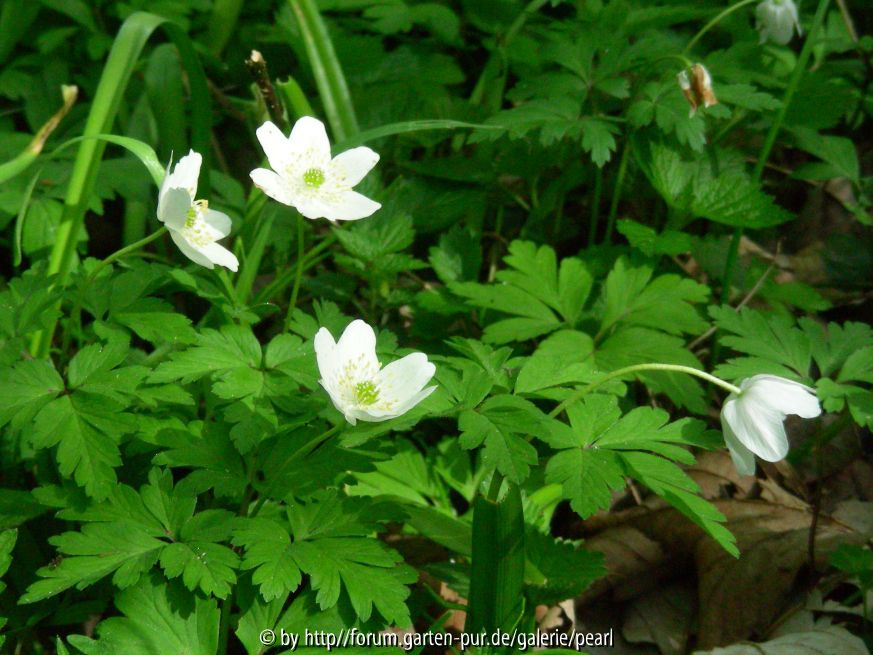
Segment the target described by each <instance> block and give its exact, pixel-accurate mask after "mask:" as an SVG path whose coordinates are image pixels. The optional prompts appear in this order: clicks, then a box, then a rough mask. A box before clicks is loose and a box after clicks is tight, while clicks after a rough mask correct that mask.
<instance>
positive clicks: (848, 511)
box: [831, 500, 873, 539]
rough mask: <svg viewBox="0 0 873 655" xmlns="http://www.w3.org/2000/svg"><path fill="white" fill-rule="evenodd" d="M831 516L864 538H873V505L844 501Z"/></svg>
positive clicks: (858, 501) (856, 501) (857, 501)
mask: <svg viewBox="0 0 873 655" xmlns="http://www.w3.org/2000/svg"><path fill="white" fill-rule="evenodd" d="M831 516H832V517H833V518H834V519H835V520H837V521H839V522H840V523H843V524H845V525H847V526H849V527H850V528H852V529H853V530H854V531H855V532H858V533H859V534H861V535H863V536H864V537H866V538H868V539H870V538H873V503H865V502H863V501H860V500H844V501H843V502H841V503H840V504H839V505H837V507H836V509H835V510H834V511H833V513H832V514H831Z"/></svg>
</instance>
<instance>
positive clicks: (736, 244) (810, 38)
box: [721, 0, 829, 304]
mask: <svg viewBox="0 0 873 655" xmlns="http://www.w3.org/2000/svg"><path fill="white" fill-rule="evenodd" d="M828 4H829V0H819V3H818V8H817V9H816V11H815V16H814V17H813V19H812V27H810V28H809V33H808V34H807V35H806V40H805V41H804V42H803V49H802V50H801V51H800V56H799V57H798V58H797V64H796V65H795V66H794V70H793V71H792V73H791V78H790V79H789V80H788V88H786V89H785V95H784V96H783V97H782V105H781V106H780V107H779V113H777V114H776V118H775V119H774V120H773V122H772V123H771V124H770V130H769V131H768V132H767V136H766V137H765V138H764V145H763V146H762V147H761V152H760V154H759V155H758V161H757V162H756V163H755V169H754V171H753V172H752V177H753V179H754V180H755V181H760V179H761V175H762V174H763V173H764V168H765V167H766V166H767V160H768V159H769V158H770V152H771V151H772V150H773V146H774V145H775V144H776V137H777V136H778V135H779V130H781V129H782V123H783V122H784V121H785V116H786V114H787V113H788V107H789V106H790V105H791V100H792V98H794V94H795V92H796V91H797V87H798V86H799V85H800V80H801V78H802V77H803V74H804V72H806V66H807V64H808V63H809V58H810V56H811V55H812V49H813V46H814V45H815V42H816V38H817V36H818V31H819V29H820V28H821V26H822V23H823V22H824V18H825V15H826V14H827V8H828ZM742 236H743V229H742V228H737V229H736V231H735V232H734V237H733V239H732V240H731V245H730V250H729V251H728V257H727V262H726V264H725V270H724V276H723V277H722V282H721V302H722V304H725V303H726V302H727V301H728V298H729V297H730V290H731V285H732V284H733V281H734V268H735V267H736V262H737V253H738V252H739V248H740V239H742Z"/></svg>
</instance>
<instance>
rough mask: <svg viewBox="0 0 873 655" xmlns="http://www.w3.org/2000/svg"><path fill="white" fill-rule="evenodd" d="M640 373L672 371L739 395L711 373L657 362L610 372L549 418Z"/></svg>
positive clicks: (738, 391) (568, 400) (561, 405)
mask: <svg viewBox="0 0 873 655" xmlns="http://www.w3.org/2000/svg"><path fill="white" fill-rule="evenodd" d="M641 371H674V372H676V373H687V374H688V375H693V376H695V377H698V378H701V379H702V380H706V381H707V382H711V383H712V384H715V385H717V386H719V387H721V388H722V389H724V390H725V391H728V392H730V393H735V394H739V393H740V388H739V387H738V386H736V385H733V384H731V383H730V382H726V381H725V380H722V379H721V378H719V377H716V376H714V375H712V374H711V373H707V372H706V371H701V370H700V369H697V368H693V367H691V366H684V365H682V364H662V363H659V362H651V363H647V364H634V365H633V366H625V367H624V368H619V369H616V370H614V371H611V372H609V373H607V374H606V375H604V376H603V377H602V378H600V379H599V380H595V381H594V382H592V383H591V384H589V385H587V386H585V387H583V388H582V389H579V390H578V391H576V392H574V393H572V394H570V395H569V396H568V397H567V398H565V399H564V400H562V401H561V402H560V403H558V405H557V406H556V407H555V408H554V409H553V410H552V411H551V412H549V416H550V417H552V418H554V417H555V416H557V415H558V414H560V413H561V412H563V411H564V410H565V409H566V408H567V407H568V406H570V405H572V404H573V403H574V402H576V401H577V400H579V399H580V398H582V397H583V396H586V395H588V394H589V393H591V392H592V391H594V390H595V389H596V388H597V387H600V386H602V385H604V384H606V383H607V382H609V381H610V380H614V379H615V378H619V377H622V376H623V375H628V374H629V373H639V372H641Z"/></svg>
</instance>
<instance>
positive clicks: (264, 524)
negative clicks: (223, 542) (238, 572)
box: [233, 518, 302, 601]
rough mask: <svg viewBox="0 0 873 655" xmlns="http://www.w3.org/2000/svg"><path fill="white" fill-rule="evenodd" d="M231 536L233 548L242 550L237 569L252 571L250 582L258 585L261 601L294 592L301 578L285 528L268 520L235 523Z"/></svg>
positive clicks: (239, 520) (255, 519)
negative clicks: (240, 562) (242, 555)
mask: <svg viewBox="0 0 873 655" xmlns="http://www.w3.org/2000/svg"><path fill="white" fill-rule="evenodd" d="M233 535H234V536H233V544H234V545H235V546H242V547H244V548H245V556H244V557H243V561H242V565H241V567H240V568H242V569H243V570H252V569H253V570H254V574H253V575H252V582H253V583H254V584H256V585H258V587H259V588H260V590H261V596H262V597H263V598H264V600H266V601H271V600H274V599H276V598H280V597H284V596H286V595H287V594H288V593H290V592H293V591H296V589H297V587H299V586H300V582H301V581H302V575H301V572H300V568H299V567H298V566H297V563H296V562H295V561H294V558H293V557H292V552H291V536H290V535H289V534H288V530H287V528H286V527H284V526H283V525H281V524H280V523H278V522H276V521H272V520H268V519H258V518H254V519H248V518H247V519H237V521H236V522H235V524H234V530H233Z"/></svg>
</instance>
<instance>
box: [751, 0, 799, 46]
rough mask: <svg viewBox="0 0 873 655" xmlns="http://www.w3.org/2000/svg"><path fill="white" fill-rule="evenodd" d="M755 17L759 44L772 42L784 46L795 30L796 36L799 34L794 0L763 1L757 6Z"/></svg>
mask: <svg viewBox="0 0 873 655" xmlns="http://www.w3.org/2000/svg"><path fill="white" fill-rule="evenodd" d="M756 15H757V18H758V21H757V23H758V31H759V32H760V33H761V43H766V42H767V41H772V42H773V43H776V44H778V45H785V44H786V43H788V42H789V41H791V37H792V36H793V35H794V30H795V29H796V30H797V34H798V35H800V34H801V29H800V21H799V20H798V18H797V6H796V5H795V4H794V0H764V2H762V3H761V4H759V5H758V8H757V10H756Z"/></svg>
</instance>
